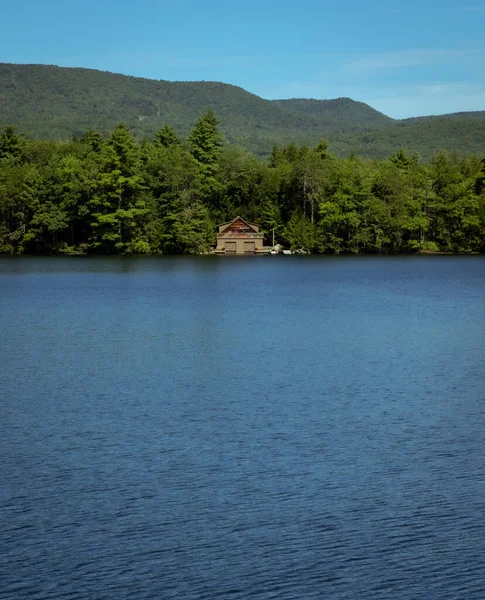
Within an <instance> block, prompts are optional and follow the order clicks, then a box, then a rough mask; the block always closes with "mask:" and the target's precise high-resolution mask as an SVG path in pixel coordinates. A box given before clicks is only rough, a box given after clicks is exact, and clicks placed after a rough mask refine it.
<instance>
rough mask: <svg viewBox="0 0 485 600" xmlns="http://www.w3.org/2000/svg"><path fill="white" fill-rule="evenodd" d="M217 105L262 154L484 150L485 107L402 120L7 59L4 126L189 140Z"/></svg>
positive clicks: (329, 103) (230, 129)
mask: <svg viewBox="0 0 485 600" xmlns="http://www.w3.org/2000/svg"><path fill="white" fill-rule="evenodd" d="M209 108H211V109H213V110H214V111H215V113H216V115H217V117H218V118H219V119H220V121H221V129H222V130H223V132H224V134H225V137H226V140H227V141H228V142H229V143H235V144H239V145H241V146H242V147H244V148H246V149H247V150H249V151H251V152H254V153H256V154H259V155H265V154H267V153H268V152H270V150H271V148H272V147H273V145H275V144H287V143H290V142H294V143H296V144H310V145H312V144H316V143H317V142H318V140H319V139H321V138H324V139H326V140H327V141H328V142H329V143H330V145H331V149H332V151H333V152H335V153H336V154H339V155H348V154H349V153H351V152H355V153H356V154H359V155H362V156H368V157H373V158H383V157H386V156H388V155H390V154H392V153H393V152H395V151H397V150H398V149H399V148H406V149H408V150H410V151H415V152H418V153H419V154H421V155H422V156H423V157H429V156H430V155H432V154H433V153H435V152H437V151H439V150H441V149H447V150H456V151H458V152H463V153H477V154H483V152H484V150H485V111H478V112H473V113H456V114H450V115H442V116H433V117H419V118H413V119H405V120H394V119H391V118H390V117H387V116H386V115H384V114H382V113H380V112H378V111H376V110H375V109H373V108H371V107H370V106H368V105H367V104H364V103H362V102H357V101H355V100H352V99H350V98H338V99H334V100H312V99H291V100H265V99H263V98H260V97H259V96H256V95H255V94H251V93H249V92H247V91H246V90H244V89H242V88H240V87H236V86H233V85H228V84H224V83H219V82H206V81H199V82H170V81H157V80H150V79H143V78H138V77H130V76H126V75H119V74H114V73H108V72H104V71H95V70H90V69H82V68H64V67H56V66H47V65H14V64H6V63H0V127H3V126H5V125H16V126H17V127H18V128H19V129H20V130H22V131H24V132H25V133H26V134H27V135H29V136H33V137H39V138H44V139H67V138H70V137H71V136H73V135H81V134H83V133H84V132H85V131H87V130H97V131H101V132H103V133H107V132H109V131H111V130H112V129H114V127H115V126H116V125H117V124H118V123H119V122H120V121H123V122H126V123H128V124H129V125H130V127H131V128H132V130H133V132H134V133H135V135H136V136H137V137H139V138H142V137H152V136H153V134H154V133H155V132H156V131H157V130H159V129H160V128H161V127H162V126H163V125H165V124H169V125H171V126H172V127H174V128H175V129H176V131H177V132H178V133H179V134H180V135H181V136H182V137H185V136H186V135H187V134H188V132H189V131H190V130H191V128H192V127H193V126H194V123H195V122H196V120H197V117H198V116H199V115H200V114H201V113H202V112H204V111H206V110H207V109H209Z"/></svg>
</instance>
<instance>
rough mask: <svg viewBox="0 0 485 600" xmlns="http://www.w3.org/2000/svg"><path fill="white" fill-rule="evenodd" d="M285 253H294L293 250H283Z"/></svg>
mask: <svg viewBox="0 0 485 600" xmlns="http://www.w3.org/2000/svg"><path fill="white" fill-rule="evenodd" d="M283 254H292V252H291V250H283Z"/></svg>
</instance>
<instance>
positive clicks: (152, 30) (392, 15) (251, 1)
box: [0, 0, 485, 118]
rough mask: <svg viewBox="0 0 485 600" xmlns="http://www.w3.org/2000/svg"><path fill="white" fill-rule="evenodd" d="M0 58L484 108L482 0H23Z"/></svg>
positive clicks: (6, 25)
mask: <svg viewBox="0 0 485 600" xmlns="http://www.w3.org/2000/svg"><path fill="white" fill-rule="evenodd" d="M1 14H2V21H3V27H2V35H1V36H0V61H1V62H11V63H43V64H56V65H61V66H69V67H88V68H93V69H101V70H106V71H113V72H116V73H125V74H127V75H136V76H139V77H148V78H151V79H167V80H172V81H174V80H184V81H187V80H206V81H223V82H225V83H232V84H234V85H238V86H241V87H243V88H244V89H246V90H248V91H250V92H252V93H254V94H257V95H259V96H262V97H263V98H269V99H272V98H293V97H303V98H336V97H339V96H348V97H351V98H353V99H354V100H360V101H363V102H367V103H368V104H370V105H371V106H373V107H374V108H377V109H378V110H380V111H382V112H384V113H386V114H388V115H389V116H392V117H395V118H404V117H410V116H417V115H428V114H442V113H447V112H456V111H466V110H485V36H484V34H483V32H484V25H485V0H463V3H461V4H460V3H459V2H451V1H450V0H441V1H437V0H421V1H417V0H409V1H408V2H397V1H395V0H389V1H387V2H384V1H381V0H368V1H367V2H362V1H359V2H357V1H356V0H347V2H345V3H343V2H340V3H339V2H337V1H335V0H334V1H333V2H327V1H326V0H320V1H314V0H296V1H295V0H293V1H292V2H289V1H287V0H281V1H280V2H273V1H271V2H268V1H265V0H260V1H259V2H257V1H255V0H248V1H246V2H244V3H231V2H229V1H227V0H226V1H225V2H223V1H220V0H206V1H205V2H203V1H200V2H195V1H193V0H178V1H177V0H173V1H172V2H167V1H165V0H138V2H133V1H132V2H128V1H127V0H117V1H116V2H115V1H113V0H97V1H94V0H84V1H82V2H81V1H79V2H70V1H69V0H62V1H61V0H16V1H14V2H9V3H4V5H3V7H2V11H1Z"/></svg>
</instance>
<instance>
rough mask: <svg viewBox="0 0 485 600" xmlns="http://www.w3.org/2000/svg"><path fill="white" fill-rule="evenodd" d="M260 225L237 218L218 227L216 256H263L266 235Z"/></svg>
mask: <svg viewBox="0 0 485 600" xmlns="http://www.w3.org/2000/svg"><path fill="white" fill-rule="evenodd" d="M259 229H260V228H259V225H256V223H250V222H249V221H245V220H244V219H242V218H241V217H236V218H235V219H233V220H232V221H228V222H227V223H221V224H220V225H218V226H217V246H216V248H215V250H214V252H215V253H216V254H245V255H247V254H263V253H266V249H265V248H264V247H263V242H264V234H263V233H261V232H260V230H259Z"/></svg>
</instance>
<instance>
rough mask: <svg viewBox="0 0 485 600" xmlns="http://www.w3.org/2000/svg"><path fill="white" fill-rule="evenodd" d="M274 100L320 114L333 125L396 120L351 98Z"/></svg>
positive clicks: (377, 123)
mask: <svg viewBox="0 0 485 600" xmlns="http://www.w3.org/2000/svg"><path fill="white" fill-rule="evenodd" d="M274 102H275V103H276V104H278V105H279V106H283V107H284V108H287V109H290V110H293V111H298V112H302V113H305V114H307V115H318V116H319V117H320V118H321V119H322V120H324V119H325V120H327V121H328V122H329V123H331V124H333V125H335V124H336V123H341V122H344V123H356V124H358V125H389V124H390V123H393V122H394V121H393V119H391V118H390V117H386V115H383V114H382V113H381V112H379V111H377V110H375V109H374V108H371V107H370V106H369V105H368V104H364V103H363V102H356V101H355V100H351V99H350V98H336V99H335V100H313V99H312V100H307V99H304V98H293V99H291V100H275V101H274Z"/></svg>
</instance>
